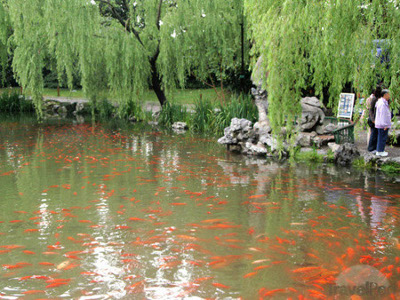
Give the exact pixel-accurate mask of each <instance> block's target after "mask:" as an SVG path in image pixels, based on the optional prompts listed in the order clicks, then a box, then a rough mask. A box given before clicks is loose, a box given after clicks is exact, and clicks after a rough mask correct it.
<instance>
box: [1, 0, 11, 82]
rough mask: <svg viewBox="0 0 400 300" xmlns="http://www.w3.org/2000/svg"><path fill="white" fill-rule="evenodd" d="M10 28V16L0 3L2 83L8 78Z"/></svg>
mask: <svg viewBox="0 0 400 300" xmlns="http://www.w3.org/2000/svg"><path fill="white" fill-rule="evenodd" d="M8 28H9V22H8V14H7V13H6V11H5V9H4V6H3V3H2V2H1V1H0V70H1V76H0V83H2V82H4V81H5V78H6V67H7V38H8Z"/></svg>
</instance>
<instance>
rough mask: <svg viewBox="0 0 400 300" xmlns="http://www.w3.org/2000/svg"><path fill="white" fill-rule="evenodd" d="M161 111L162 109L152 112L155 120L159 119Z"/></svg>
mask: <svg viewBox="0 0 400 300" xmlns="http://www.w3.org/2000/svg"><path fill="white" fill-rule="evenodd" d="M160 113H161V111H160V110H158V111H154V112H153V113H152V114H151V117H152V118H153V119H154V120H157V119H158V117H159V116H160Z"/></svg>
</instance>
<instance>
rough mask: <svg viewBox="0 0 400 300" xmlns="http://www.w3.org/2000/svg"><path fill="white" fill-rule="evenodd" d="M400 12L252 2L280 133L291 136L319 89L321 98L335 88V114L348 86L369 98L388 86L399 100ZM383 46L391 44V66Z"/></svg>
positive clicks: (355, 1)
mask: <svg viewBox="0 0 400 300" xmlns="http://www.w3.org/2000/svg"><path fill="white" fill-rule="evenodd" d="M398 8H399V4H398V1H386V0H370V1H361V0H298V1H292V0H264V1H258V0H245V13H246V16H247V19H248V22H249V27H250V31H251V38H252V40H253V42H254V48H253V55H254V56H255V57H257V56H259V55H263V57H264V58H266V59H264V63H263V69H264V70H265V71H268V72H269V76H268V79H267V81H266V82H265V87H266V88H267V90H268V94H269V117H270V121H271V125H272V127H273V129H274V131H275V132H276V131H277V129H279V128H280V127H282V126H287V127H288V128H289V132H290V131H291V129H292V127H293V123H294V122H293V120H294V118H295V116H296V115H299V113H300V111H301V108H300V99H301V95H302V90H303V89H306V88H310V87H311V88H314V90H315V91H316V95H318V96H320V98H322V97H323V89H327V88H329V97H330V98H329V106H330V107H334V108H337V105H338V102H339V101H338V99H339V94H340V93H341V92H342V90H343V88H344V86H345V85H346V84H347V83H352V84H353V87H354V89H355V91H356V92H360V93H361V94H364V95H369V94H370V93H371V91H372V90H373V88H374V87H375V86H376V84H377V83H380V82H383V84H384V85H385V86H386V87H388V88H389V89H390V90H391V93H392V95H393V96H394V98H395V99H397V98H398V96H399V95H400V90H399V89H400V87H399V72H398V71H399V70H400V57H399V55H400V43H399V42H400V41H399V36H400V26H399V25H400V24H399V23H400V11H399V9H398ZM378 39H379V40H384V41H380V44H381V46H382V48H383V49H386V50H387V51H388V52H387V53H389V57H390V63H389V64H388V63H387V62H385V61H383V62H381V59H380V58H377V57H376V52H377V45H376V40H378ZM374 40H375V42H374ZM395 102H396V101H395ZM393 105H394V106H396V105H397V104H396V103H393Z"/></svg>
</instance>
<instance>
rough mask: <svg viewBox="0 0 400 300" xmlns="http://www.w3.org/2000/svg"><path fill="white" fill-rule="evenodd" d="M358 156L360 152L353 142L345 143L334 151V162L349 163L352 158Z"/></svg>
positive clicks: (346, 164) (345, 164) (344, 164)
mask: <svg viewBox="0 0 400 300" xmlns="http://www.w3.org/2000/svg"><path fill="white" fill-rule="evenodd" d="M358 157H360V152H359V151H358V149H357V147H356V146H355V145H354V144H350V143H345V144H343V145H341V146H340V147H339V148H338V149H337V151H336V152H335V162H336V163H337V164H339V165H341V166H348V165H351V163H352V162H353V160H355V159H356V158H358Z"/></svg>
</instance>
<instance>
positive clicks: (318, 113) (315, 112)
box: [300, 97, 325, 131]
mask: <svg viewBox="0 0 400 300" xmlns="http://www.w3.org/2000/svg"><path fill="white" fill-rule="evenodd" d="M300 105H301V108H302V114H301V120H300V128H301V131H311V130H312V129H313V128H315V127H316V125H322V124H323V122H324V119H325V113H324V112H323V110H322V108H321V103H320V102H319V100H318V99H317V98H315V97H312V98H309V97H307V98H303V99H301V102H300Z"/></svg>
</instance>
